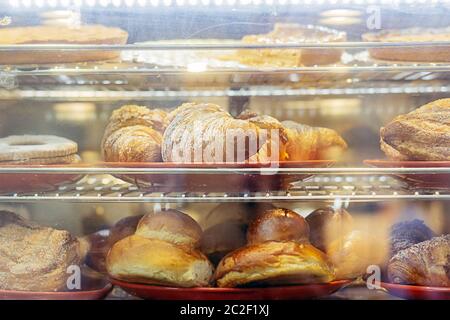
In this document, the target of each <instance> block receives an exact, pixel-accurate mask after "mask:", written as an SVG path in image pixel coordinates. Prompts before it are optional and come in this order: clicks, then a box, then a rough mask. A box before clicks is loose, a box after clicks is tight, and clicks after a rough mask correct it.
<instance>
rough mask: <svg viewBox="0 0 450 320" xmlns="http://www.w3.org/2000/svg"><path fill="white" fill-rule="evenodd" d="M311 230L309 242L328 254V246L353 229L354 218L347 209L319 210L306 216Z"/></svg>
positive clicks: (328, 208)
mask: <svg viewBox="0 0 450 320" xmlns="http://www.w3.org/2000/svg"><path fill="white" fill-rule="evenodd" d="M306 221H307V223H308V225H309V228H310V237H309V240H310V241H311V244H312V245H313V246H315V247H316V248H318V249H320V250H322V251H323V252H327V248H328V246H329V245H330V244H331V243H332V242H333V241H334V240H335V239H337V238H340V237H342V236H344V235H346V234H347V233H349V232H350V231H352V229H353V218H352V216H351V215H350V214H349V213H348V212H347V211H346V210H345V209H337V210H335V209H333V208H331V207H326V208H319V209H316V210H314V211H313V212H311V213H310V214H309V215H307V216H306Z"/></svg>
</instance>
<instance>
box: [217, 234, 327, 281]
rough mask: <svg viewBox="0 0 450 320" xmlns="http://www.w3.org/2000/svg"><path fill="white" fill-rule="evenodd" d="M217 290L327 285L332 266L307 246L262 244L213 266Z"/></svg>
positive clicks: (316, 251) (289, 242)
mask: <svg viewBox="0 0 450 320" xmlns="http://www.w3.org/2000/svg"><path fill="white" fill-rule="evenodd" d="M214 279H215V281H216V283H217V285H218V286H219V287H241V286H261V285H285V284H291V285H292V284H306V283H327V282H330V281H332V280H333V279H334V269H333V266H332V265H331V264H330V263H329V262H328V260H327V257H326V256H325V254H324V253H323V252H321V251H320V250H318V249H316V248H314V247H313V246H312V245H310V244H305V243H298V242H294V241H285V242H277V241H266V242H263V243H257V244H254V245H249V246H246V247H243V248H241V249H238V250H236V251H234V252H232V253H231V254H229V255H227V256H226V257H225V258H224V259H222V261H221V262H220V263H219V265H218V266H217V269H216V272H215V276H214Z"/></svg>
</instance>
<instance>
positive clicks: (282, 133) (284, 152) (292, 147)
mask: <svg viewBox="0 0 450 320" xmlns="http://www.w3.org/2000/svg"><path fill="white" fill-rule="evenodd" d="M239 118H240V119H248V120H249V121H250V122H252V123H254V124H256V125H257V126H258V127H260V128H262V129H278V130H279V137H269V141H270V143H277V141H278V149H279V159H280V161H286V160H289V161H304V160H327V159H335V158H338V157H339V155H340V154H341V153H342V152H343V151H344V150H345V149H347V143H346V142H345V141H344V139H342V137H341V136H340V135H339V134H338V133H337V132H336V131H334V130H332V129H328V128H320V127H310V126H307V125H304V124H300V123H297V122H294V121H282V122H280V121H278V120H277V119H275V118H273V117H271V116H267V115H259V114H258V113H256V112H249V111H244V112H243V113H241V114H240V115H239ZM263 150H264V148H263ZM260 153H261V152H260Z"/></svg>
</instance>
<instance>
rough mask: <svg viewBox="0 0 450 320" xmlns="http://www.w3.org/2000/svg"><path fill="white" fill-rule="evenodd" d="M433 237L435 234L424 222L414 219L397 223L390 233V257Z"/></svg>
mask: <svg viewBox="0 0 450 320" xmlns="http://www.w3.org/2000/svg"><path fill="white" fill-rule="evenodd" d="M433 237H434V232H433V231H432V230H431V229H430V228H429V227H428V226H427V225H426V224H425V223H424V222H423V221H422V220H419V219H414V220H411V221H403V222H399V223H396V224H394V225H393V226H392V228H391V232H390V245H391V248H390V256H391V257H392V256H394V255H396V254H397V253H398V252H400V251H402V250H405V249H407V248H409V247H411V246H413V245H415V244H417V243H420V242H423V241H427V240H430V239H431V238H433Z"/></svg>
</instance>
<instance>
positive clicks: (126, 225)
mask: <svg viewBox="0 0 450 320" xmlns="http://www.w3.org/2000/svg"><path fill="white" fill-rule="evenodd" d="M142 217H143V215H137V216H129V217H125V218H123V219H120V220H119V221H118V222H117V223H116V224H115V225H114V226H113V227H112V228H111V229H110V230H101V231H100V232H96V233H93V234H90V235H88V236H86V237H84V239H86V241H87V242H88V243H89V247H90V248H89V251H88V253H87V256H86V261H85V262H86V264H87V265H88V266H89V267H91V268H92V269H94V270H96V271H98V272H101V273H106V255H107V254H108V251H109V249H111V247H112V246H113V245H114V243H116V242H117V241H119V240H121V239H123V238H125V237H128V236H130V235H132V234H134V233H135V232H136V227H137V225H138V223H139V220H141V219H142Z"/></svg>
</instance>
